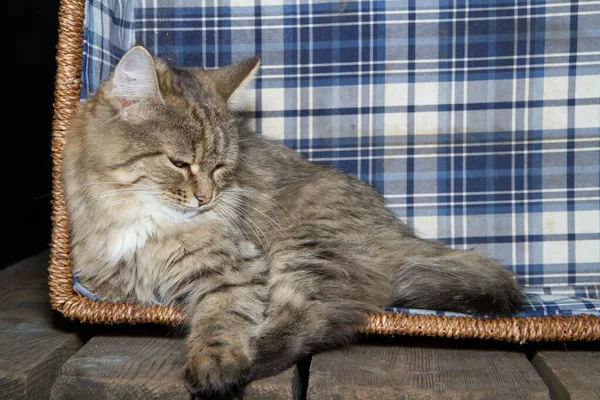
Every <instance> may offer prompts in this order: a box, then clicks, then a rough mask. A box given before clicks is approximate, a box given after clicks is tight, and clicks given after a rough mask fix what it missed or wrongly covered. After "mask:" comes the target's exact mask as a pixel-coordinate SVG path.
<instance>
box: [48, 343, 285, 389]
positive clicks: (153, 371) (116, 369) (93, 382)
mask: <svg viewBox="0 0 600 400" xmlns="http://www.w3.org/2000/svg"><path fill="white" fill-rule="evenodd" d="M185 351H186V345H185V340H184V339H183V338H175V337H158V336H157V337H152V336H147V337H140V336H122V335H114V336H112V335H110V336H109V335H103V336H96V337H94V338H93V339H91V340H90V341H89V342H88V343H87V344H86V345H85V346H84V347H83V348H82V349H81V350H80V351H78V352H77V353H76V354H75V355H74V356H73V357H71V358H70V359H69V360H68V361H67V362H66V363H65V364H64V365H63V367H62V369H61V373H60V377H59V378H58V379H57V380H56V382H55V384H54V387H53V388H52V394H51V399H55V400H59V399H60V400H63V399H73V400H75V399H86V400H100V399H102V400H105V399H123V400H125V399H127V400H129V399H167V400H169V399H173V400H183V399H185V400H188V399H189V398H190V395H189V392H188V391H187V389H186V387H185V382H184V379H183V369H184V364H185ZM295 375H296V369H295V368H291V369H289V370H287V371H284V372H283V373H281V374H279V375H277V376H274V377H270V378H266V379H262V380H260V381H256V382H254V383H252V384H251V385H249V387H248V388H246V391H245V395H244V399H248V400H254V399H256V400H258V399H265V400H268V399H292V398H293V396H292V394H293V391H294V389H296V390H297V384H296V386H295V385H294V381H295V380H296V379H297V378H296V376H295Z"/></svg>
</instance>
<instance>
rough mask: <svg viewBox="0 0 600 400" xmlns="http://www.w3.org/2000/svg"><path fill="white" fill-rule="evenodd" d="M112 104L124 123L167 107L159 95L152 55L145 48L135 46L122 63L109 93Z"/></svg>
mask: <svg viewBox="0 0 600 400" xmlns="http://www.w3.org/2000/svg"><path fill="white" fill-rule="evenodd" d="M109 96H110V100H111V102H112V104H113V105H114V106H115V107H116V108H117V109H118V110H119V114H120V115H121V117H123V118H125V119H138V118H144V117H145V116H147V115H149V113H150V112H151V111H152V109H154V108H155V107H156V106H158V105H161V104H164V102H163V99H162V97H161V95H160V88H159V86H158V78H157V76H156V67H155V65H154V59H153V58H152V55H151V54H150V53H149V52H148V50H146V49H145V48H144V47H143V46H134V47H132V48H131V49H129V51H127V53H125V55H124V56H123V57H122V58H121V60H120V61H119V64H118V65H117V67H116V69H115V72H114V74H113V78H112V85H111V87H110V92H109Z"/></svg>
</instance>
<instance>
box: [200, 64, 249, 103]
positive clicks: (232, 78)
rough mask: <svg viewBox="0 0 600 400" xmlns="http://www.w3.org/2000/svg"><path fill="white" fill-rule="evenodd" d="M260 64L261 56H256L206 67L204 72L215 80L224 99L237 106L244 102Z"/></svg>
mask: <svg viewBox="0 0 600 400" xmlns="http://www.w3.org/2000/svg"><path fill="white" fill-rule="evenodd" d="M259 66H260V57H258V56H255V57H252V58H249V59H247V60H244V61H240V62H238V63H236V64H231V65H227V66H225V67H221V68H217V69H205V70H203V73H205V74H206V75H208V77H210V79H211V80H212V81H213V82H214V84H215V87H216V89H217V91H218V92H219V94H220V95H221V97H222V98H223V100H225V101H226V102H227V104H229V106H230V107H232V106H233V107H235V106H236V105H237V104H241V103H244V95H245V89H246V88H247V87H248V86H250V84H251V83H252V81H253V80H254V77H255V75H256V72H257V71H258V67H259Z"/></svg>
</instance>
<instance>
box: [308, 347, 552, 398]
mask: <svg viewBox="0 0 600 400" xmlns="http://www.w3.org/2000/svg"><path fill="white" fill-rule="evenodd" d="M307 398H308V399H313V400H317V399H319V400H320V399H378V400H388V399H395V400H397V399H407V400H408V399H490V400H492V399H494V400H495V399H549V398H550V396H549V393H548V389H547V388H546V386H545V385H544V383H543V382H542V379H541V378H540V377H539V375H538V374H537V373H536V371H535V370H534V368H533V367H532V366H531V364H530V363H529V361H528V360H527V358H526V357H525V355H523V354H522V353H519V352H512V351H497V350H472V349H465V348H461V349H452V348H434V347H418V346H411V347H400V346H390V345H356V346H351V347H349V348H345V349H340V350H336V351H332V352H329V353H323V354H319V355H317V356H315V357H313V360H312V364H311V367H310V375H309V383H308V393H307Z"/></svg>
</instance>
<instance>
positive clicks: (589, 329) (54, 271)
mask: <svg viewBox="0 0 600 400" xmlns="http://www.w3.org/2000/svg"><path fill="white" fill-rule="evenodd" d="M84 4H85V1H84V0H61V2H60V10H59V16H58V19H59V31H58V33H59V34H58V47H57V56H56V60H57V71H56V83H55V93H54V97H55V100H54V121H53V126H52V128H53V132H52V161H53V168H52V236H51V243H50V264H49V267H48V271H49V276H48V284H49V290H50V303H51V305H52V308H54V309H56V310H58V311H60V312H61V313H62V314H63V315H64V316H65V317H68V318H70V319H78V320H80V321H82V322H88V323H108V324H116V323H128V324H135V323H158V324H168V325H177V324H180V323H182V322H184V320H183V316H182V314H181V312H180V310H179V309H178V308H177V307H167V306H141V305H139V304H136V303H109V302H95V301H92V300H90V299H88V298H86V297H83V296H81V295H80V294H79V293H77V292H75V291H74V290H73V279H72V273H71V260H70V257H69V252H70V250H69V229H68V221H67V212H66V204H65V198H64V193H63V186H62V184H61V181H60V171H61V161H62V150H63V144H64V140H65V132H66V130H67V128H68V126H69V122H70V120H71V118H72V116H73V114H74V112H75V110H76V107H77V103H78V99H79V90H80V86H81V83H80V73H81V60H82V48H83V39H82V36H83V21H84ZM357 331H358V332H362V333H367V334H380V335H419V336H438V337H445V338H462V339H471V338H478V339H495V340H504V341H511V342H520V343H523V342H538V341H576V340H585V341H592V340H600V317H598V316H593V315H580V316H552V317H527V318H523V317H511V318H490V319H480V318H471V317H445V316H436V315H406V314H400V313H391V312H385V313H378V314H372V315H370V317H369V323H368V324H367V325H366V326H364V327H359V328H358V329H357Z"/></svg>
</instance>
